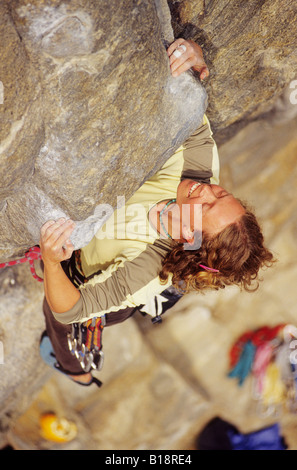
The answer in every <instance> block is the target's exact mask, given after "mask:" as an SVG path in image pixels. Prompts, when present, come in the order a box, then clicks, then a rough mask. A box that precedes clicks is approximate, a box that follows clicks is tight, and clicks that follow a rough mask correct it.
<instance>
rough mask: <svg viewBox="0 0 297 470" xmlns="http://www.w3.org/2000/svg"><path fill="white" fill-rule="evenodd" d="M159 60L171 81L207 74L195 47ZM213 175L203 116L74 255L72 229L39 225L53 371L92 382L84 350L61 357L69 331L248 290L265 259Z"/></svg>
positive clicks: (179, 48) (245, 214)
mask: <svg viewBox="0 0 297 470" xmlns="http://www.w3.org/2000/svg"><path fill="white" fill-rule="evenodd" d="M168 56H169V62H170V67H171V72H172V74H173V75H175V76H178V75H179V74H180V73H183V72H184V71H185V70H188V69H189V68H193V69H194V70H196V71H197V72H198V73H199V74H200V77H201V78H205V77H207V76H208V74H209V72H208V69H207V66H206V64H205V62H204V59H203V54H202V50H201V48H200V47H199V46H198V45H197V44H195V43H193V42H192V41H185V40H184V39H178V40H176V41H175V42H174V43H173V44H172V45H171V46H170V47H169V49H168ZM218 167H219V163H218V155H217V149H216V144H215V142H214V140H213V138H212V132H211V129H210V126H209V122H208V120H207V118H206V116H205V117H204V119H203V122H202V123H201V125H200V126H199V127H198V129H197V130H196V132H195V133H194V134H193V135H192V136H191V137H190V138H189V139H187V140H186V142H185V143H184V145H183V146H182V147H180V148H179V149H178V150H177V151H176V152H175V153H174V155H173V156H172V157H170V158H169V159H168V161H167V162H166V163H165V164H164V165H163V167H162V168H161V169H160V170H159V171H158V172H157V173H156V174H155V175H154V176H153V177H152V178H150V179H149V180H148V181H146V182H145V183H144V184H143V185H142V186H141V187H140V188H139V189H138V191H136V193H135V194H134V195H133V196H132V198H130V199H129V201H127V203H126V204H125V206H123V207H122V208H121V209H117V211H115V213H114V214H113V217H111V219H110V221H111V222H110V221H108V222H107V224H106V225H105V226H104V227H102V229H100V230H99V232H98V233H97V234H96V235H95V237H94V238H93V239H92V241H91V242H90V243H89V244H88V245H87V246H86V247H84V248H82V249H81V250H79V251H78V252H73V249H74V247H73V245H72V243H71V241H70V236H71V233H72V231H73V229H74V225H75V224H74V223H73V221H71V220H65V219H59V220H57V221H54V220H50V221H48V222H47V223H46V224H44V226H43V227H42V228H41V236H40V248H41V253H42V259H43V263H44V287H45V301H44V312H45V316H46V329H47V335H48V337H49V338H50V341H51V346H52V347H53V349H54V353H55V364H56V367H57V368H59V369H60V370H61V371H63V372H64V373H67V374H68V375H70V376H71V377H72V378H73V379H74V380H76V381H78V382H80V383H85V384H87V385H89V384H90V383H92V382H93V380H94V379H92V376H91V373H90V371H87V373H85V371H84V370H83V368H82V364H84V362H83V361H82V360H81V358H82V356H83V354H84V351H82V350H80V351H79V352H77V351H76V352H77V354H76V355H75V354H74V355H73V351H72V353H71V352H70V350H69V347H68V345H69V337H68V339H67V335H69V333H70V332H71V331H72V332H73V326H71V325H74V324H75V325H76V327H77V325H82V324H85V322H89V324H90V321H91V319H98V318H99V323H100V328H101V329H102V327H103V322H104V324H105V325H106V326H108V325H111V324H113V323H118V322H121V321H124V320H125V319H126V318H128V317H129V316H131V315H132V314H134V313H135V311H137V310H142V311H145V312H148V313H151V312H150V308H149V304H150V301H151V299H154V298H156V296H158V295H160V294H162V293H164V291H165V292H170V289H171V288H172V287H174V288H175V292H177V293H179V295H182V294H185V293H187V292H190V291H202V290H204V289H220V288H224V287H225V286H228V285H232V284H233V285H238V286H240V287H242V288H244V289H246V290H249V289H251V288H252V284H253V281H256V280H257V278H258V273H259V270H260V268H262V267H264V266H268V265H270V264H271V263H272V261H273V256H272V254H271V253H270V252H269V251H268V250H267V249H266V248H265V246H264V240H263V235H262V233H261V230H260V227H259V225H258V223H257V220H256V218H255V216H254V214H253V213H252V212H251V211H250V210H248V209H247V207H246V206H245V205H244V204H243V203H241V202H240V201H239V200H238V199H236V198H235V197H234V196H233V195H232V194H231V193H229V192H228V191H227V190H225V189H224V188H222V187H221V186H219V185H218ZM136 208H138V209H139V210H138V211H136V213H137V216H136V217H133V218H131V213H132V212H133V211H134V213H135V210H136ZM140 209H141V210H140ZM110 231H111V232H112V236H111V237H108V233H110ZM123 233H124V236H123ZM119 234H120V235H119ZM69 259H71V264H70V266H69V263H68V262H67V260H69ZM79 284H80V285H79ZM165 297H166V295H165ZM167 298H168V296H167ZM95 324H96V323H95V322H94V323H93V325H94V327H95ZM72 340H73V338H72ZM72 340H71V341H72ZM48 341H49V340H48ZM71 341H70V349H71V344H72V345H73V342H72V343H71ZM77 359H79V361H78V360H77ZM95 365H96V364H95Z"/></svg>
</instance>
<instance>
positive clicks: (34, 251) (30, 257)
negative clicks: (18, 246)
mask: <svg viewBox="0 0 297 470" xmlns="http://www.w3.org/2000/svg"><path fill="white" fill-rule="evenodd" d="M37 259H41V253H40V248H39V247H38V246H33V247H32V248H30V249H29V250H28V251H27V252H26V253H25V256H24V258H20V259H16V260H13V261H7V262H6V263H0V269H1V268H6V267H8V266H15V265H16V264H22V263H25V262H26V261H29V264H30V271H31V273H32V276H33V277H34V279H36V281H38V282H43V279H42V278H41V277H39V276H37V274H36V271H35V266H34V261H35V260H37Z"/></svg>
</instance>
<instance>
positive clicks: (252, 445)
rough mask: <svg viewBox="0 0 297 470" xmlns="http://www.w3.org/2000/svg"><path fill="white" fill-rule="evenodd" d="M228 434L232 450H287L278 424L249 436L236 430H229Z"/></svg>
mask: <svg viewBox="0 0 297 470" xmlns="http://www.w3.org/2000/svg"><path fill="white" fill-rule="evenodd" d="M227 433H228V437H229V439H230V442H231V445H232V450H286V448H287V447H286V446H285V444H284V440H283V437H282V436H281V435H280V428H279V425H278V424H277V423H276V424H273V425H272V426H269V427H267V428H263V429H260V430H259V431H255V432H251V433H249V434H241V433H239V432H236V431H234V430H228V431H227Z"/></svg>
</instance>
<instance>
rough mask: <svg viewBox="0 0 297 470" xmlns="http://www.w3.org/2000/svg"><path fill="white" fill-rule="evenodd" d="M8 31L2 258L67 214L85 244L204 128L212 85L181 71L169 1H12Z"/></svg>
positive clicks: (1, 30) (5, 8) (6, 15)
mask: <svg viewBox="0 0 297 470" xmlns="http://www.w3.org/2000/svg"><path fill="white" fill-rule="evenodd" d="M0 37H1V58H2V60H1V62H0V80H1V82H2V83H3V100H2V101H3V104H0V112H1V129H0V154H1V157H0V171H1V181H2V184H1V189H0V227H1V229H0V260H1V261H5V260H9V259H11V258H12V257H15V256H20V255H23V253H24V251H26V250H27V249H28V248H29V247H31V246H33V245H35V244H37V243H38V241H39V232H40V227H41V226H42V224H43V223H45V222H46V221H47V220H49V219H56V218H58V217H61V216H66V217H71V218H72V219H73V220H75V222H76V229H75V232H74V233H73V237H72V241H73V243H74V245H75V248H76V249H78V248H80V247H82V246H84V245H86V244H87V243H88V242H89V241H90V240H91V238H92V237H93V235H94V234H95V233H96V231H97V230H98V229H99V228H100V227H101V226H102V225H103V223H104V222H105V220H106V213H105V215H104V212H103V211H102V210H101V209H102V205H103V204H109V205H110V206H111V207H112V208H113V209H114V208H116V204H117V202H118V197H119V196H121V197H125V199H126V200H127V199H128V198H129V197H130V196H131V195H132V194H133V193H134V192H135V191H136V190H137V189H138V187H139V186H140V185H141V184H142V183H143V182H144V181H145V180H146V179H148V178H149V177H150V176H151V175H153V174H154V172H155V171H156V170H157V169H158V168H160V167H161V166H162V164H163V163H164V162H165V161H166V160H167V159H168V158H169V157H170V155H171V154H172V153H173V152H174V150H175V149H176V148H177V147H178V146H179V145H181V144H182V142H183V141H184V140H185V139H186V138H187V137H188V136H189V135H190V134H191V133H192V132H193V131H194V130H195V129H196V128H197V127H198V125H199V123H200V122H201V120H202V116H203V113H204V111H205V108H206V101H207V97H206V93H205V91H204V89H203V87H202V86H201V85H200V83H199V81H197V79H196V78H195V77H194V76H193V75H192V74H191V73H185V74H183V75H182V76H181V77H177V78H173V77H172V76H171V74H170V70H169V63H168V57H167V54H166V47H165V46H166V44H167V43H170V42H172V41H173V36H172V30H171V27H170V14H169V10H168V7H167V3H166V1H165V0H164V1H163V0H155V1H153V0H141V1H136V0H123V1H121V2H118V0H97V1H91V0H86V1H84V2H83V3H82V2H81V1H79V0H73V1H72V2H66V1H59V0H47V1H46V2H44V1H41V0H31V1H30V2H28V1H27V0H12V1H7V2H1V4H0Z"/></svg>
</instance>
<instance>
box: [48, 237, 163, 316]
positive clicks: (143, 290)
mask: <svg viewBox="0 0 297 470" xmlns="http://www.w3.org/2000/svg"><path fill="white" fill-rule="evenodd" d="M170 249H171V242H170V241H168V240H156V241H155V243H154V244H152V245H148V246H147V248H146V249H145V250H144V251H143V252H141V253H140V254H139V256H137V257H136V258H135V259H133V260H132V261H126V262H125V263H124V264H122V265H121V266H120V267H118V269H116V270H110V271H109V270H106V272H104V273H102V274H99V275H98V276H94V277H93V278H92V279H91V280H90V281H89V282H88V283H86V284H84V285H82V286H81V288H80V294H81V296H80V299H79V300H78V302H77V303H76V304H75V305H74V306H73V307H72V308H71V309H70V310H68V311H66V312H63V313H56V312H52V313H53V315H54V317H55V319H56V320H57V321H59V322H60V323H64V324H68V323H76V322H84V321H86V320H88V319H89V318H92V317H98V316H103V315H105V314H108V313H110V312H118V311H120V310H122V309H126V308H127V307H137V306H140V305H144V304H146V303H147V301H148V299H149V298H150V297H151V296H154V295H156V294H159V293H160V292H162V291H163V290H164V289H166V288H167V287H168V286H169V285H171V278H169V279H168V282H167V283H166V284H161V282H160V280H159V272H160V270H161V266H162V260H163V258H164V256H165V255H166V253H167V252H168V251H169V250H170Z"/></svg>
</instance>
